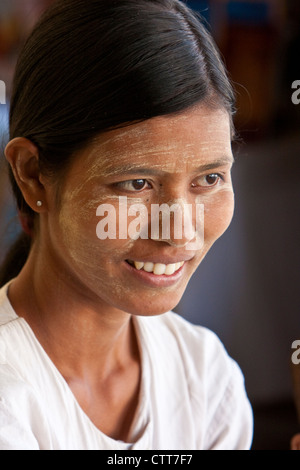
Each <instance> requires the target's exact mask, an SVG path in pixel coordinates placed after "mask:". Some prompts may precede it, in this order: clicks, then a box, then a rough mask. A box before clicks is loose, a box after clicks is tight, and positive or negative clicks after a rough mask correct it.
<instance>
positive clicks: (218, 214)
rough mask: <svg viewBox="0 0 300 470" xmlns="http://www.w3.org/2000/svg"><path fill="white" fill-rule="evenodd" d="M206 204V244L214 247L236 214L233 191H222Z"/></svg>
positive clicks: (205, 202)
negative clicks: (234, 213)
mask: <svg viewBox="0 0 300 470" xmlns="http://www.w3.org/2000/svg"><path fill="white" fill-rule="evenodd" d="M203 202H204V242H205V244H208V245H212V244H213V243H214V242H215V241H216V240H217V239H218V238H219V237H220V236H221V235H222V234H223V233H224V232H225V231H226V230H227V228H228V227H229V225H230V222H231V220H232V217H233V212H234V194H233V191H232V189H224V190H220V191H219V192H218V193H216V194H215V195H213V196H211V198H210V199H209V200H207V201H203Z"/></svg>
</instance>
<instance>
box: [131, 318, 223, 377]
mask: <svg viewBox="0 0 300 470" xmlns="http://www.w3.org/2000/svg"><path fill="white" fill-rule="evenodd" d="M138 322H139V324H140V325H141V326H142V329H143V330H144V331H145V332H146V336H147V337H148V338H150V339H151V337H153V336H154V337H155V343H156V347H159V348H162V349H165V348H167V349H168V350H170V347H172V348H174V350H175V351H177V353H178V354H179V355H180V356H181V358H182V360H184V361H188V362H189V365H190V367H192V365H194V367H196V368H197V369H201V371H202V372H203V373H204V372H205V369H206V367H207V365H208V364H210V365H211V364H212V363H214V364H215V365H216V364H219V365H220V367H223V366H224V365H225V364H227V363H228V366H229V367H231V359H230V358H229V356H228V354H227V352H226V350H225V348H224V346H223V344H222V342H221V341H220V339H219V338H218V337H217V335H216V334H215V333H214V332H212V331H211V330H209V329H207V328H205V327H202V326H198V325H194V324H192V323H190V322H189V321H187V320H185V319H184V318H182V317H181V316H180V315H178V314H176V313H174V312H168V313H165V314H163V315H160V316H156V317H147V318H145V317H142V318H141V317H139V319H138ZM175 351H174V352H175Z"/></svg>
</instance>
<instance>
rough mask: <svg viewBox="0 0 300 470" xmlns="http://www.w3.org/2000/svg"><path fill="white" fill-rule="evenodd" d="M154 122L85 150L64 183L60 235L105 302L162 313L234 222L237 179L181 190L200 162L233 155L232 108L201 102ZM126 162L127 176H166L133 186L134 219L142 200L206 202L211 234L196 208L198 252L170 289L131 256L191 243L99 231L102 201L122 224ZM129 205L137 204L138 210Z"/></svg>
mask: <svg viewBox="0 0 300 470" xmlns="http://www.w3.org/2000/svg"><path fill="white" fill-rule="evenodd" d="M150 121H151V122H150ZM150 121H146V122H143V123H140V124H138V125H134V126H130V127H127V128H124V129H122V130H116V131H112V132H109V133H107V134H106V135H104V134H103V135H102V136H99V138H97V139H95V141H94V142H93V144H92V145H91V146H90V147H89V148H87V149H86V150H85V151H84V152H82V153H81V154H79V155H78V159H77V164H76V162H75V165H74V167H73V172H72V169H71V176H70V179H69V180H68V181H67V184H66V185H65V187H64V191H63V194H62V204H61V213H60V217H59V226H60V230H59V233H60V235H59V236H60V241H61V245H62V246H63V251H64V255H65V258H66V260H67V263H68V265H69V267H70V272H71V271H72V275H73V276H74V277H76V278H77V279H78V281H79V282H80V283H81V284H82V285H83V286H85V288H86V289H88V290H89V291H91V292H94V294H95V295H97V296H98V297H99V302H104V304H105V303H106V304H107V306H108V305H111V306H115V307H116V308H121V309H123V310H124V311H127V312H130V313H138V314H150V313H152V314H154V313H155V312H160V313H162V311H166V310H167V309H169V308H173V307H174V302H176V303H177V302H178V301H179V300H180V297H181V295H182V293H183V291H184V289H185V286H186V284H187V282H188V280H189V278H190V276H191V275H192V273H193V272H194V271H195V269H196V268H197V266H198V264H199V263H200V262H201V260H202V259H203V258H204V256H205V255H206V253H207V251H208V250H209V248H210V247H211V245H212V244H213V243H214V241H215V240H216V239H217V238H218V237H219V236H220V234H221V233H223V231H224V230H225V229H226V228H227V226H228V223H229V218H230V217H229V212H230V211H231V210H230V209H229V206H231V205H232V188H231V183H229V182H228V183H227V182H225V181H222V182H221V184H220V185H216V186H215V187H213V188H210V189H209V191H207V192H206V191H202V192H201V194H200V195H199V196H197V195H196V193H193V194H194V195H193V196H191V194H192V193H190V195H189V197H186V196H187V193H186V192H185V193H184V196H183V193H182V191H186V190H185V189H184V188H188V187H189V184H190V182H191V180H192V179H193V178H192V177H191V175H192V174H193V172H194V171H195V169H196V168H197V167H199V166H201V165H205V164H207V163H210V162H212V161H215V160H218V159H220V158H222V156H225V155H226V156H228V155H230V154H231V148H230V137H229V134H230V131H229V119H228V116H227V115H226V113H224V112H223V111H218V112H216V111H214V112H213V111H212V110H205V112H204V111H203V108H201V109H200V108H199V110H198V112H195V111H193V112H190V111H189V112H187V113H185V115H184V116H176V117H172V118H170V117H168V116H167V117H163V118H155V119H153V120H150ZM120 166H121V167H125V168H126V170H127V171H129V170H131V171H132V172H133V173H132V174H133V175H134V176H132V174H129V175H128V180H130V179H135V178H142V179H144V178H146V179H147V176H139V174H138V170H137V168H147V169H157V170H160V171H162V172H165V173H166V176H165V177H163V178H161V177H160V180H159V184H158V183H157V181H158V180H155V178H154V185H153V190H152V191H149V192H148V193H147V192H143V191H140V192H139V193H138V194H134V192H133V193H132V194H131V193H130V192H128V193H126V194H127V204H128V212H129V215H128V217H127V214H126V217H127V222H128V225H129V224H130V222H131V221H132V219H134V217H135V216H136V215H137V212H135V211H134V209H135V208H136V207H137V206H138V205H139V204H143V205H144V206H146V207H147V209H148V211H149V214H150V213H151V207H150V206H151V204H153V203H157V204H163V203H165V204H167V205H172V204H174V203H176V202H177V203H178V204H179V205H181V206H182V205H183V204H189V203H191V202H192V203H193V204H196V203H199V204H202V205H204V209H205V211H204V216H205V217H204V230H205V232H204V240H203V227H200V226H199V227H197V226H196V220H195V215H194V214H191V215H190V216H189V217H188V222H189V223H190V225H192V226H193V228H194V229H196V232H195V233H194V241H196V242H197V244H196V248H195V247H194V249H193V251H192V252H191V256H194V258H193V259H192V260H191V261H188V262H187V263H186V265H185V266H184V267H183V269H184V275H183V278H182V280H181V281H180V283H179V284H178V285H177V284H176V285H174V286H171V287H167V288H164V289H161V288H152V287H147V286H145V285H143V284H141V283H139V281H138V277H137V278H134V277H131V274H130V268H128V265H126V260H137V259H140V260H141V259H142V258H143V256H144V255H145V256H146V257H147V259H148V260H149V259H151V254H152V253H154V254H155V256H156V258H157V257H158V256H159V253H162V252H164V253H168V252H169V253H173V256H174V253H176V251H175V250H176V245H177V247H180V245H181V252H182V250H184V249H187V248H188V243H186V240H182V242H183V243H180V242H181V240H179V243H178V241H177V240H175V242H176V243H173V241H172V240H169V241H168V240H162V239H157V240H150V239H145V240H143V239H140V238H139V239H137V240H134V239H133V238H130V237H127V238H124V239H115V240H114V239H113V240H110V239H107V240H99V239H98V238H97V234H96V227H97V224H98V222H99V220H100V218H99V217H97V208H98V207H99V206H100V205H102V204H111V205H112V206H113V207H114V208H115V211H116V220H117V223H119V202H120V194H122V192H120V193H118V192H117V191H115V190H114V189H113V184H114V183H117V182H118V181H119V177H120ZM135 171H137V174H135V173H134V172H135ZM121 176H122V179H121V181H124V174H122V173H121ZM196 176H197V175H196ZM164 178H165V179H164ZM187 191H188V190H187ZM123 194H124V193H123ZM130 209H132V210H133V212H132V213H131V215H130ZM149 214H148V216H147V217H145V216H143V217H141V218H140V219H139V222H140V225H141V226H143V227H145V226H147V223H149ZM132 227H133V226H132ZM143 227H142V228H143ZM117 228H118V227H117ZM136 228H137V227H136ZM200 242H201V243H200ZM168 247H169V248H170V249H169V248H168ZM170 250H171V251H170ZM126 266H127V267H126ZM131 269H132V268H131ZM141 299H142V303H141ZM150 311H151V312H150Z"/></svg>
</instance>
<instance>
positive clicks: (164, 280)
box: [124, 261, 185, 287]
mask: <svg viewBox="0 0 300 470" xmlns="http://www.w3.org/2000/svg"><path fill="white" fill-rule="evenodd" d="M124 263H125V265H126V268H127V269H128V271H129V272H130V273H131V274H132V275H133V276H135V277H136V279H139V280H140V281H141V282H143V283H144V284H147V285H148V286H151V287H169V286H173V285H174V284H176V283H177V282H178V281H179V280H180V279H181V278H182V276H183V271H184V267H185V263H184V264H183V265H182V266H181V268H179V269H178V270H177V271H176V272H175V273H174V274H171V275H170V276H167V275H165V274H162V275H156V274H153V273H147V271H144V269H136V268H135V267H133V266H131V265H130V264H129V263H127V261H124Z"/></svg>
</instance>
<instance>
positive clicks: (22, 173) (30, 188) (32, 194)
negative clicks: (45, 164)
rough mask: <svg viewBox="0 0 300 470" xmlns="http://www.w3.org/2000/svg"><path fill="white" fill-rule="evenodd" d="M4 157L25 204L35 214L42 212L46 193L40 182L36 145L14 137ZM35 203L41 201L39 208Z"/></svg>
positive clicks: (44, 206)
mask: <svg viewBox="0 0 300 470" xmlns="http://www.w3.org/2000/svg"><path fill="white" fill-rule="evenodd" d="M5 156H6V159H7V160H8V162H9V164H10V166H11V169H12V171H13V174H14V177H15V180H16V182H17V185H18V186H19V188H20V190H21V192H22V194H23V197H24V199H25V201H26V202H27V204H28V205H29V206H30V207H31V209H33V210H34V211H35V212H44V211H45V209H46V206H47V204H46V191H45V187H44V185H43V183H42V181H41V179H42V178H41V174H40V169H39V151H38V148H37V147H36V145H34V144H33V143H32V142H31V141H30V140H28V139H25V138H24V137H16V138H15V139H13V140H11V141H10V142H9V143H8V144H7V146H6V149H5ZM37 201H42V203H43V204H42V206H40V207H39V206H38V205H37Z"/></svg>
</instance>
